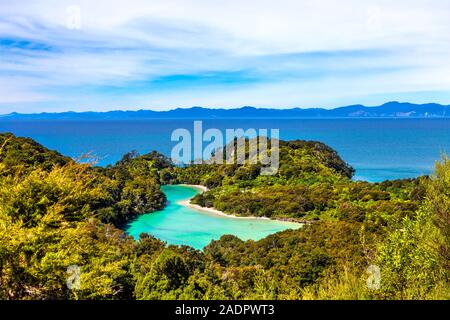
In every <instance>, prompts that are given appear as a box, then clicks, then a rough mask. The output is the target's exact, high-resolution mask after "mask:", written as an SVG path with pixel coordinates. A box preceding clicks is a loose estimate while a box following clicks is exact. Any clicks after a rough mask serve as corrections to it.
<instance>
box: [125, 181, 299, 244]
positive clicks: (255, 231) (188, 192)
mask: <svg viewBox="0 0 450 320" xmlns="http://www.w3.org/2000/svg"><path fill="white" fill-rule="evenodd" d="M162 190H163V192H164V193H165V194H166V196H167V200H168V205H167V206H166V207H165V208H164V209H163V210H161V211H156V212H153V213H148V214H144V215H141V216H139V217H138V218H137V219H136V220H134V221H133V222H131V223H130V224H129V225H128V226H127V228H126V232H127V234H129V235H131V236H133V237H134V238H135V239H138V237H139V235H140V234H141V233H143V232H146V233H149V234H151V235H153V236H155V237H157V238H159V239H161V240H163V241H166V242H167V243H168V244H176V245H189V246H191V247H194V248H196V249H202V248H203V247H204V246H206V245H207V244H209V243H210V242H211V240H217V239H219V238H220V237H221V236H222V235H224V234H232V235H235V236H237V237H239V238H240V239H242V240H249V239H253V240H259V239H262V238H264V237H266V236H268V235H269V234H272V233H275V232H278V231H283V230H286V229H298V228H300V227H301V224H299V223H293V222H287V221H277V220H268V219H255V218H246V219H242V218H234V217H226V216H221V215H217V214H214V213H208V212H204V211H200V210H196V209H193V208H189V207H186V206H183V205H182V204H180V203H179V202H180V201H183V200H188V199H190V198H192V197H193V196H195V195H196V194H197V193H199V192H200V191H199V190H198V189H197V188H195V187H190V186H184V185H173V186H162Z"/></svg>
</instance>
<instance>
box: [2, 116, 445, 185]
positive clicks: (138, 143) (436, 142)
mask: <svg viewBox="0 0 450 320" xmlns="http://www.w3.org/2000/svg"><path fill="white" fill-rule="evenodd" d="M177 128H186V129H189V130H192V129H193V120H185V119H183V120H174V119H170V120H169V119H167V120H127V121H4V120H3V121H2V120H0V132H12V133H14V134H16V135H18V136H25V137H31V138H33V139H35V140H37V141H38V142H40V143H42V144H43V145H45V146H47V147H48V148H51V149H55V150H57V151H59V152H61V153H63V154H65V155H68V156H71V157H79V156H80V155H82V154H85V153H88V152H91V153H92V154H95V155H97V156H98V157H99V165H107V164H113V163H114V162H116V161H117V160H119V159H120V158H121V157H122V155H123V154H125V153H126V152H129V151H131V150H137V151H139V152H140V153H145V152H149V151H151V150H157V151H159V152H162V153H164V154H166V155H170V152H171V149H172V147H173V146H174V145H175V144H176V142H172V141H171V133H172V131H173V130H175V129H177ZM203 128H204V130H206V129H208V128H218V129H220V130H222V131H223V130H225V129H227V128H230V129H234V128H243V129H248V128H255V129H271V128H272V129H279V130H280V138H281V139H285V140H292V139H304V140H317V141H321V142H324V143H326V144H328V145H330V146H331V147H333V148H334V149H336V150H337V151H338V153H339V154H340V156H341V157H342V158H343V159H344V160H345V161H346V162H348V163H349V164H350V165H352V166H353V167H354V168H355V169H356V175H355V179H361V180H368V181H382V180H385V179H398V178H408V177H416V176H419V175H423V174H429V173H430V172H431V171H432V170H433V167H434V163H435V161H437V160H439V159H440V157H441V155H442V154H443V153H446V152H450V119H236V120H233V119H226V120H225V119H220V120H219V119H217V120H204V121H203Z"/></svg>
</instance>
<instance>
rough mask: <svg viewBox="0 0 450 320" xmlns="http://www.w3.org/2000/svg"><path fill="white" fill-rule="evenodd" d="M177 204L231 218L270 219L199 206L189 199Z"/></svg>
mask: <svg viewBox="0 0 450 320" xmlns="http://www.w3.org/2000/svg"><path fill="white" fill-rule="evenodd" d="M178 203H179V204H181V205H182V206H185V207H188V208H191V209H194V210H198V211H203V212H207V213H212V214H217V215H219V216H223V217H228V218H233V219H252V220H254V219H260V220H270V219H269V218H267V217H238V216H236V215H234V214H228V213H225V212H222V211H219V210H216V209H213V208H207V207H202V206H199V205H198V204H193V203H190V200H184V201H179V202H178Z"/></svg>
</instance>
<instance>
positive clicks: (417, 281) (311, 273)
mask: <svg viewBox="0 0 450 320" xmlns="http://www.w3.org/2000/svg"><path fill="white" fill-rule="evenodd" d="M279 151H280V167H279V170H278V172H277V174H275V175H272V176H263V175H260V170H261V166H260V165H259V164H250V163H245V164H242V165H220V164H208V163H203V164H193V165H188V166H185V167H178V166H175V165H174V164H173V163H172V162H171V161H170V160H169V159H168V158H166V157H165V156H164V155H162V154H159V153H158V152H155V151H153V152H150V153H148V154H145V155H139V154H137V153H136V152H130V153H129V154H126V155H125V156H124V157H123V158H122V159H121V160H120V161H118V162H117V163H116V164H114V165H111V166H107V167H98V166H96V165H95V159H89V158H87V157H85V158H82V159H79V161H75V160H72V159H71V158H68V157H65V156H63V155H61V154H59V153H58V152H55V151H51V150H48V149H47V148H45V147H44V146H42V145H40V144H38V143H36V142H35V141H33V140H31V139H28V138H20V137H16V136H14V135H12V134H9V133H5V134H0V299H449V298H450V290H449V288H450V287H449V280H450V279H449V276H450V264H449V261H450V218H449V217H450V160H449V159H448V158H446V157H443V158H442V159H441V160H440V161H439V162H437V164H436V169H435V172H434V173H433V174H432V175H430V176H429V177H420V178H416V179H405V180H395V181H385V182H381V183H368V182H363V181H353V180H352V179H351V178H352V175H353V173H354V170H353V168H351V167H350V166H349V165H348V164H347V163H345V162H344V161H343V160H342V159H341V158H340V157H339V155H338V154H337V153H336V152H335V151H334V150H333V149H331V148H330V147H328V146H326V145H324V144H322V143H320V142H314V141H280V145H279ZM179 183H187V184H201V185H204V186H207V187H208V188H209V191H207V192H205V193H203V194H200V195H197V196H196V197H195V198H194V199H193V202H194V203H196V204H199V205H201V206H206V207H214V208H216V209H218V210H221V211H224V212H227V213H233V214H238V215H242V216H265V217H269V218H273V219H288V220H292V221H299V222H305V225H304V226H303V227H302V228H300V229H298V230H286V231H283V232H279V233H276V234H272V235H270V236H268V237H266V238H264V239H261V240H259V241H251V240H250V241H242V240H240V239H238V238H237V237H235V236H232V235H224V236H222V237H221V238H220V239H219V240H217V241H212V242H211V243H210V244H209V245H207V246H206V247H205V248H204V249H203V250H202V251H199V250H195V249H193V248H191V247H188V246H173V245H167V244H166V243H164V242H162V241H161V240H159V239H156V238H154V237H153V236H151V235H148V234H142V235H141V236H140V239H139V240H138V241H135V240H134V239H133V238H131V237H129V236H127V235H126V234H125V233H124V232H123V231H122V230H123V227H124V226H125V225H126V224H127V223H128V222H129V221H131V220H132V219H134V218H135V217H137V216H138V215H140V214H144V213H151V212H153V211H155V210H160V209H162V208H163V207H164V205H165V203H166V199H165V196H164V194H163V193H162V192H161V190H160V186H161V185H163V184H179ZM71 265H77V266H79V267H80V269H81V270H80V271H81V272H80V283H79V284H80V285H79V288H72V289H69V286H68V285H67V280H68V277H69V276H70V275H69V274H68V273H67V270H68V267H69V266H71ZM369 266H378V267H379V269H380V272H381V278H380V279H381V283H380V286H379V287H377V288H373V287H370V286H369V287H368V286H367V279H368V278H369V277H370V274H369V273H368V272H367V271H368V268H369ZM369 270H370V268H369Z"/></svg>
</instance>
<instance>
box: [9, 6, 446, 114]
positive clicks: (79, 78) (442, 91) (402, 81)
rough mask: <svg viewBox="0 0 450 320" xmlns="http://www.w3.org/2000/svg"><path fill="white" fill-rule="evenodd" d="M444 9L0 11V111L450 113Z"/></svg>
mask: <svg viewBox="0 0 450 320" xmlns="http://www.w3.org/2000/svg"><path fill="white" fill-rule="evenodd" d="M449 17H450V2H449V1H426V0H398V1H384V0H368V1H358V0H343V1H337V0H322V1H300V0H292V1H285V0H278V1H266V0H258V1H256V0H246V1H237V0H228V1H215V0H196V1H189V0H145V1H144V0H127V1H118V0H110V1H103V0H98V1H65V0H58V1H56V0H53V1H51V0H40V1H31V0H30V1H27V0H22V1H12V0H2V1H1V2H0V113H2V114H4V113H9V112H13V111H16V112H42V111H67V110H75V111H85V110H96V111H104V110H113V109H128V110H133V109H141V108H145V109H154V110H167V109H172V108H176V107H191V106H205V107H221V108H233V107H239V106H244V105H252V106H257V107H274V108H287V107H326V108H331V107H335V106H341V105H348V104H356V103H362V104H366V105H377V104H381V103H384V102H386V101H390V100H399V101H409V102H416V103H425V102H438V103H443V104H450V19H449Z"/></svg>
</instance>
